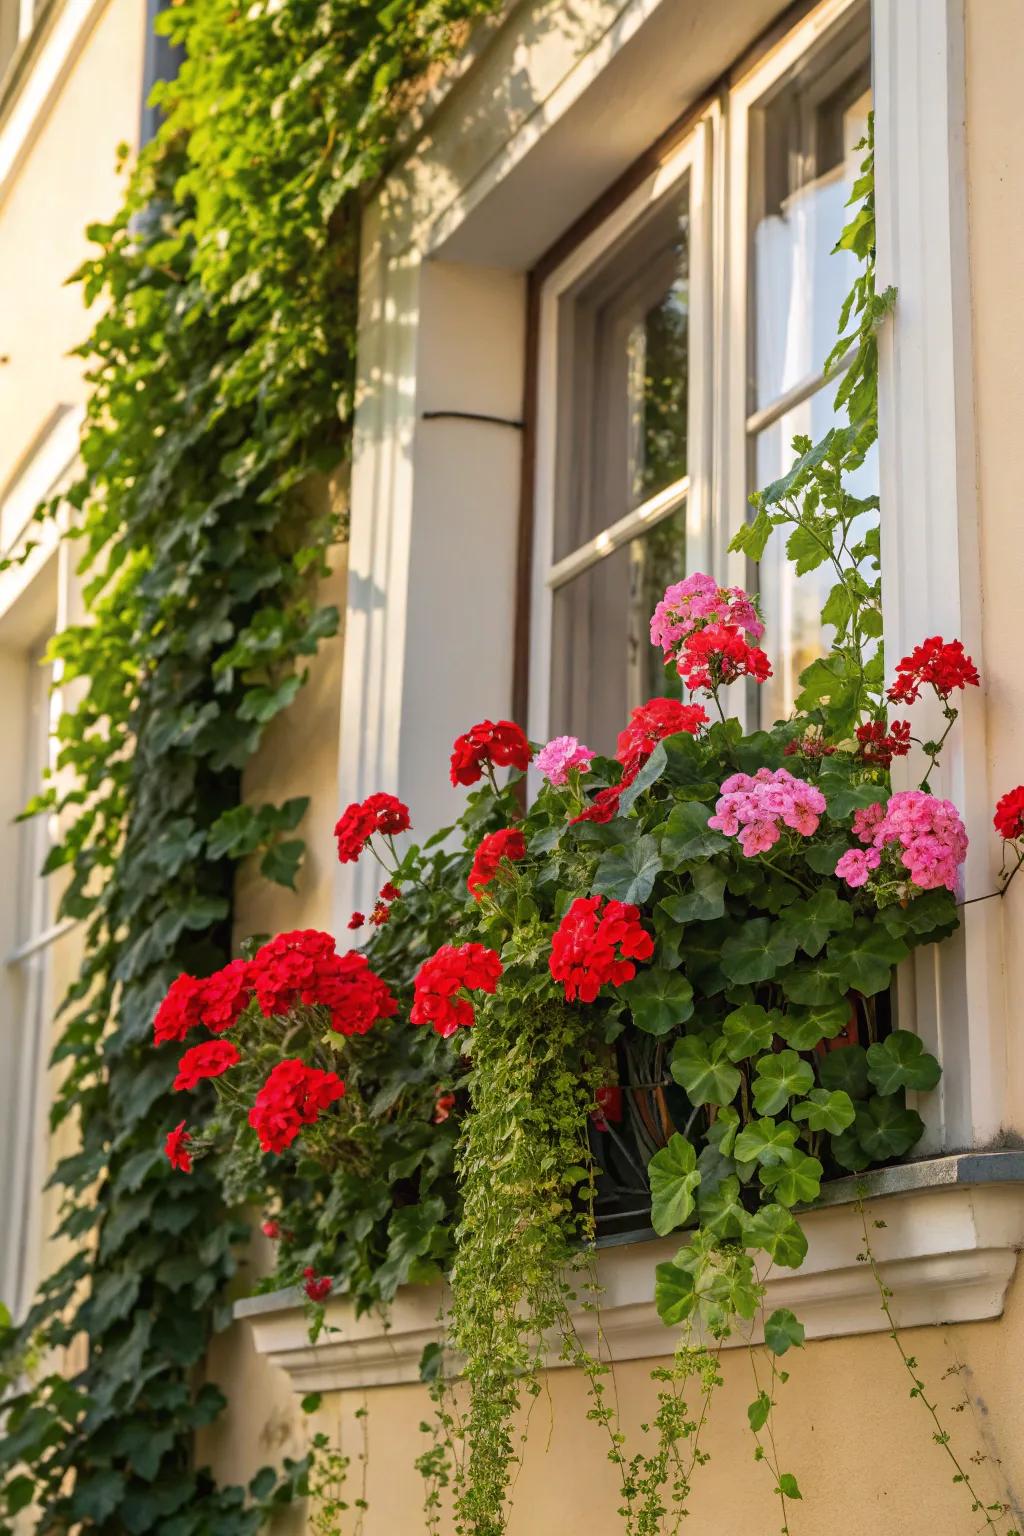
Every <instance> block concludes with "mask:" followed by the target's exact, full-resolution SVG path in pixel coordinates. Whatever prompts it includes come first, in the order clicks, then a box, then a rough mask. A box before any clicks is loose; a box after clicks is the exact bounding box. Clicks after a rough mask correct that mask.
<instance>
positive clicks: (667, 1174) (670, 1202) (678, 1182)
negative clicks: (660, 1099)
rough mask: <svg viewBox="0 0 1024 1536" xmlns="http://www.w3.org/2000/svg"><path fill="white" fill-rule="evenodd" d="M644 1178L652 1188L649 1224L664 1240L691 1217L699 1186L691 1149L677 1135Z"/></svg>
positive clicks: (685, 1141) (693, 1153)
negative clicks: (695, 1192)
mask: <svg viewBox="0 0 1024 1536" xmlns="http://www.w3.org/2000/svg"><path fill="white" fill-rule="evenodd" d="M647 1176H648V1179H649V1180H650V1185H651V1225H652V1226H653V1228H654V1230H655V1232H657V1233H659V1235H660V1236H662V1237H665V1236H667V1234H668V1233H669V1232H674V1231H675V1230H676V1228H677V1227H682V1226H684V1225H685V1224H686V1222H687V1221H689V1219H690V1217H691V1215H692V1214H693V1210H694V1205H695V1199H694V1190H695V1189H696V1188H697V1186H698V1184H699V1183H700V1174H699V1173H698V1171H697V1154H696V1152H695V1151H694V1148H693V1146H692V1145H691V1144H690V1142H688V1141H687V1140H686V1138H685V1137H684V1136H680V1135H679V1133H678V1132H676V1134H675V1135H673V1136H672V1138H671V1140H670V1141H669V1144H668V1146H667V1147H662V1149H661V1151H660V1152H656V1153H655V1154H654V1156H653V1157H652V1158H651V1161H650V1162H649V1163H648V1165H647Z"/></svg>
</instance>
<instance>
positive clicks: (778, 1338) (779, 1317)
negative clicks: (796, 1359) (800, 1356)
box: [764, 1307, 804, 1355]
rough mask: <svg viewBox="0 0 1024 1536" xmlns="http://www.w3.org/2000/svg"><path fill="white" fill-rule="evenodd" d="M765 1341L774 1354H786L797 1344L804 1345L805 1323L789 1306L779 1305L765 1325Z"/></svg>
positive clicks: (798, 1345) (800, 1346)
mask: <svg viewBox="0 0 1024 1536" xmlns="http://www.w3.org/2000/svg"><path fill="white" fill-rule="evenodd" d="M764 1342H765V1343H766V1344H767V1346H768V1348H769V1349H770V1350H771V1352H772V1354H773V1355H784V1354H785V1353H786V1350H787V1349H792V1348H793V1346H794V1345H795V1346H796V1347H797V1348H798V1349H800V1348H802V1347H803V1342H804V1325H803V1323H802V1322H800V1320H799V1318H797V1317H794V1315H793V1313H792V1312H791V1311H790V1310H789V1308H788V1307H778V1308H777V1309H776V1310H775V1311H774V1312H773V1313H772V1315H771V1317H769V1318H768V1320H767V1321H766V1323H765V1325H764Z"/></svg>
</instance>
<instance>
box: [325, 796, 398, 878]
mask: <svg viewBox="0 0 1024 1536" xmlns="http://www.w3.org/2000/svg"><path fill="white" fill-rule="evenodd" d="M411 825H412V823H411V821H410V819H409V807H408V806H407V805H405V804H404V803H403V802H402V801H401V800H399V799H398V798H397V796H396V795H389V794H386V793H384V791H381V792H380V793H379V794H376V795H370V796H369V797H368V798H367V799H366V800H363V801H362V802H359V801H355V802H353V804H352V805H350V806H347V807H346V808H345V810H344V811H342V813H341V815H340V816H339V818H338V820H337V822H336V824H335V827H334V836H335V837H336V838H337V840H338V862H339V863H340V864H354V863H355V861H356V860H357V859H358V857H359V855H360V854H361V853H362V851H363V849H364V848H365V847H366V845H367V843H368V842H369V841H370V839H371V837H373V836H374V834H375V833H380V834H381V835H382V836H384V837H397V835H398V834H399V833H400V832H408V831H409V828H410V827H411Z"/></svg>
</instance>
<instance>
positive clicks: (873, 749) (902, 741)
mask: <svg viewBox="0 0 1024 1536" xmlns="http://www.w3.org/2000/svg"><path fill="white" fill-rule="evenodd" d="M857 740H858V742H859V743H860V756H861V758H862V760H863V761H864V762H865V763H871V764H873V765H877V766H878V767H880V768H888V767H889V764H890V763H891V762H892V760H893V758H894V757H906V755H907V753H908V752H909V751H910V721H909V720H894V721H893V722H892V725H891V726H890V727H889V729H888V730H886V727H885V721H884V720H866V721H865V722H864V724H863V725H858V727H857Z"/></svg>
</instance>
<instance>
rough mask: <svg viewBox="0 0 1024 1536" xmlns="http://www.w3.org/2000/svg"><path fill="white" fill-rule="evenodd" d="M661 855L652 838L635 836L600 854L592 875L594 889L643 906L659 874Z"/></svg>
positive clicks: (602, 893)
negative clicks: (623, 843)
mask: <svg viewBox="0 0 1024 1536" xmlns="http://www.w3.org/2000/svg"><path fill="white" fill-rule="evenodd" d="M661 867H662V865H661V855H660V854H659V853H658V845H657V843H656V842H655V840H654V838H653V837H648V836H644V837H638V838H637V839H636V840H635V842H630V843H627V844H625V846H623V847H617V848H609V849H608V851H607V852H606V853H604V854H602V856H601V859H600V862H599V863H598V866H597V870H596V872H595V874H594V880H593V889H594V891H595V892H597V893H598V894H600V895H601V896H610V897H612V898H613V899H614V900H616V901H627V902H629V903H630V904H631V905H632V906H636V907H640V906H643V904H644V902H645V901H646V900H647V898H648V897H649V896H650V894H651V892H652V891H653V889H654V882H655V880H656V878H657V876H658V875H659V874H660V872H661Z"/></svg>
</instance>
